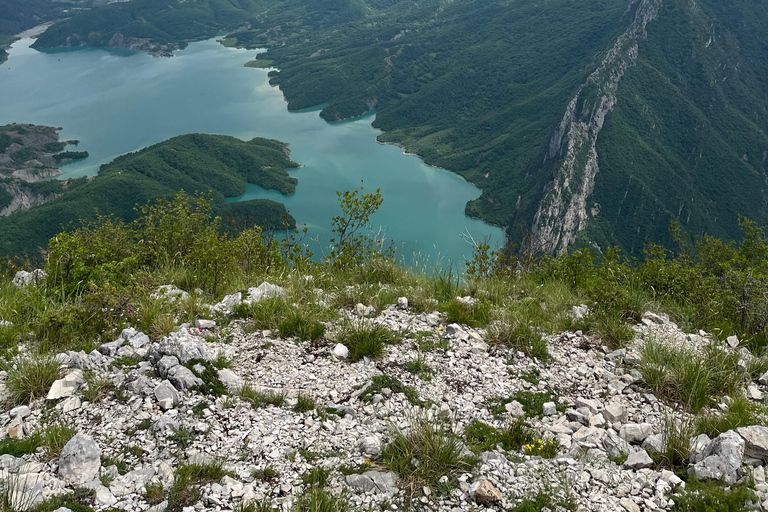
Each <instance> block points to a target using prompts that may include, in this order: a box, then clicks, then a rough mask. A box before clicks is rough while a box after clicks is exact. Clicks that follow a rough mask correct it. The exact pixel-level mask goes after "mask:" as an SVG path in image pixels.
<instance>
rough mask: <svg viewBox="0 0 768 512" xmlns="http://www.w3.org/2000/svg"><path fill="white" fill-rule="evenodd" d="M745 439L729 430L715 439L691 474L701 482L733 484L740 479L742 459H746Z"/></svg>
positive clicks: (690, 470)
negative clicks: (720, 481)
mask: <svg viewBox="0 0 768 512" xmlns="http://www.w3.org/2000/svg"><path fill="white" fill-rule="evenodd" d="M744 445H745V443H744V439H743V438H742V437H741V436H740V435H739V434H737V433H736V432H734V431H733V430H729V431H727V432H723V433H722V434H720V435H719V436H717V437H716V438H715V439H713V440H712V441H711V442H710V443H709V444H708V445H707V447H706V448H705V449H704V451H703V453H702V458H701V461H699V462H697V463H696V464H695V465H694V466H693V467H692V468H690V469H689V473H690V474H692V475H694V476H695V477H696V478H698V479H699V480H723V481H724V482H725V483H726V484H729V485H730V484H733V483H735V482H736V480H738V479H739V469H740V468H741V459H742V457H744Z"/></svg>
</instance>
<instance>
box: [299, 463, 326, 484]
mask: <svg viewBox="0 0 768 512" xmlns="http://www.w3.org/2000/svg"><path fill="white" fill-rule="evenodd" d="M329 476H331V470H330V469H326V468H322V467H319V466H317V467H314V468H312V469H311V470H309V471H308V472H307V473H304V474H303V475H301V481H302V482H304V485H308V486H310V487H325V485H326V484H327V483H328V477H329Z"/></svg>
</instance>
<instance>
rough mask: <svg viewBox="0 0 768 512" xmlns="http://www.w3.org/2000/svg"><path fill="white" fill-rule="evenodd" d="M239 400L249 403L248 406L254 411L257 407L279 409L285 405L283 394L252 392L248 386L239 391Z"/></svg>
mask: <svg viewBox="0 0 768 512" xmlns="http://www.w3.org/2000/svg"><path fill="white" fill-rule="evenodd" d="M240 398H242V399H243V400H246V401H248V402H250V404H251V405H252V406H253V407H254V408H255V409H257V408H259V407H266V406H267V405H273V406H275V407H280V406H282V405H283V404H284V403H285V393H284V392H283V393H280V392H277V391H265V392H259V391H256V390H254V389H253V388H252V387H250V386H249V385H248V384H246V385H245V386H243V389H241V390H240Z"/></svg>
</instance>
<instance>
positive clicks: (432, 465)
mask: <svg viewBox="0 0 768 512" xmlns="http://www.w3.org/2000/svg"><path fill="white" fill-rule="evenodd" d="M381 461H382V463H383V464H384V465H385V466H386V467H387V468H389V469H390V470H391V471H394V472H395V473H397V474H398V475H399V476H400V478H402V479H403V485H402V486H403V488H404V489H405V491H406V494H407V495H408V496H412V497H413V496H416V495H417V494H420V493H421V492H422V489H423V487H424V486H427V487H429V488H430V489H432V490H433V491H439V492H446V491H448V490H449V489H450V488H451V487H452V485H453V480H454V479H455V478H456V477H457V476H458V475H459V474H461V473H463V472H466V471H469V470H471V469H472V467H474V465H475V463H476V459H475V458H474V457H473V456H471V455H468V454H465V452H464V447H463V446H462V443H461V440H460V439H459V438H458V437H457V436H456V435H454V434H453V433H451V432H450V431H449V430H448V429H447V428H446V427H445V426H444V425H442V424H436V423H434V422H432V421H430V420H428V419H427V418H426V417H424V416H419V417H416V418H414V419H413V421H412V424H411V427H410V429H409V430H407V431H402V430H398V429H395V430H394V431H393V432H392V435H391V441H390V443H389V444H388V445H387V446H386V447H384V449H383V450H382V452H381ZM443 476H447V477H448V479H449V482H448V483H447V484H441V483H440V482H439V480H440V478H441V477H443Z"/></svg>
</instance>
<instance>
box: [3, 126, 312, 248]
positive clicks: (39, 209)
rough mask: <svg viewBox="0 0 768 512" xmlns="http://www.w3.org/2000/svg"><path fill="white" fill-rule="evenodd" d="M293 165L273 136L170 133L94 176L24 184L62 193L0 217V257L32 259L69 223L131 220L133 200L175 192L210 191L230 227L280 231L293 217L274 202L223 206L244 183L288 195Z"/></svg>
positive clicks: (39, 190) (136, 202)
mask: <svg viewBox="0 0 768 512" xmlns="http://www.w3.org/2000/svg"><path fill="white" fill-rule="evenodd" d="M295 167H297V164H296V163H294V162H292V161H291V160H290V158H289V157H288V152H287V149H286V146H285V144H283V143H281V142H278V141H275V140H269V139H261V138H255V139H253V140H250V141H242V140H240V139H236V138H234V137H228V136H223V135H201V134H191V135H182V136H179V137H174V138H172V139H169V140H167V141H164V142H161V143H159V144H155V145H153V146H150V147H148V148H145V149H143V150H140V151H137V152H135V153H129V154H127V155H123V156H121V157H118V158H116V159H115V160H113V161H112V162H110V163H108V164H105V165H103V166H102V167H101V169H100V170H99V174H98V176H96V177H94V178H79V179H74V180H68V181H66V182H59V181H46V182H41V183H31V184H24V185H23V186H25V187H28V188H31V189H32V190H33V191H35V192H37V193H46V194H51V193H59V194H61V197H60V198H58V199H55V200H53V201H51V202H49V203H46V204H43V205H41V206H36V207H33V208H31V209H30V210H27V211H23V212H19V213H15V214H13V215H11V216H10V217H6V218H2V219H0V232H1V233H2V237H1V238H0V240H1V241H2V243H1V244H0V254H2V255H6V256H9V255H22V254H26V255H29V256H35V255H36V254H37V251H38V248H39V247H43V246H45V244H46V242H47V241H48V240H49V239H50V238H51V237H52V236H53V235H55V234H56V233H57V232H59V231H61V229H62V228H66V227H67V226H69V225H70V224H80V223H82V222H87V221H91V220H95V219H96V218H97V216H98V215H114V216H115V217H117V218H119V219H122V220H125V221H131V220H133V219H134V218H136V216H137V215H138V212H137V210H136V205H143V204H146V203H147V202H149V201H152V200H156V199H160V198H171V197H174V196H175V195H176V194H177V193H178V191H179V190H184V191H185V192H187V193H188V194H198V193H201V194H210V195H211V202H212V205H213V208H214V212H215V213H216V214H218V215H220V216H222V217H223V218H226V217H231V218H233V219H232V220H233V222H230V223H228V224H229V225H230V226H231V225H234V224H241V225H246V224H250V225H254V224H255V225H260V226H265V227H268V228H278V229H279V228H281V227H282V226H283V224H284V223H286V224H287V226H289V227H293V226H295V220H294V219H293V218H292V217H291V216H290V215H288V212H287V211H286V209H285V206H283V205H282V204H280V203H277V202H275V201H270V200H266V199H264V200H253V201H245V202H241V203H225V202H224V199H225V197H233V196H238V195H242V194H243V193H245V189H246V184H247V183H253V184H256V185H259V186H261V187H263V188H266V189H274V190H278V191H280V192H282V193H283V194H291V193H293V191H294V190H295V185H296V183H297V181H298V180H296V179H295V178H292V177H290V176H289V175H288V172H287V171H286V169H288V168H295ZM43 189H44V190H43Z"/></svg>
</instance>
